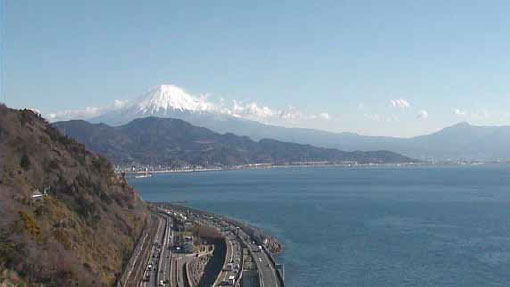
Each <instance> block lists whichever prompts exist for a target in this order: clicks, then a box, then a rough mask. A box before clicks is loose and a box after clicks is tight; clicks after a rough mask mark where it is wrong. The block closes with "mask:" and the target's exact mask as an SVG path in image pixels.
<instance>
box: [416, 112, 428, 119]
mask: <svg viewBox="0 0 510 287" xmlns="http://www.w3.org/2000/svg"><path fill="white" fill-rule="evenodd" d="M428 117H429V113H428V112H427V111H426V110H421V111H419V112H418V115H417V116H416V118H418V119H426V118H428Z"/></svg>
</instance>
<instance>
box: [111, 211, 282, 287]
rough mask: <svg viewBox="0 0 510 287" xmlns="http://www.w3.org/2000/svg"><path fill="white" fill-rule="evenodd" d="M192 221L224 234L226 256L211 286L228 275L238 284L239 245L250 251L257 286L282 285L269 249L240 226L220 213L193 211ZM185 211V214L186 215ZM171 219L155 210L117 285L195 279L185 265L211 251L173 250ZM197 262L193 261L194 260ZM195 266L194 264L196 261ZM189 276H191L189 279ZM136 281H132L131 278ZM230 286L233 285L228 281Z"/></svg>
mask: <svg viewBox="0 0 510 287" xmlns="http://www.w3.org/2000/svg"><path fill="white" fill-rule="evenodd" d="M192 212H193V213H191V214H193V215H192V217H194V220H195V223H199V222H200V224H206V225H209V226H210V227H215V228H217V229H218V231H219V232H221V233H223V234H224V236H225V243H226V247H227V248H226V249H227V250H226V256H225V260H224V266H223V268H222V270H221V271H220V273H219V274H218V275H217V276H218V277H217V280H216V282H215V284H214V286H223V284H229V283H230V282H231V280H230V279H231V278H234V279H233V281H234V282H235V283H236V284H235V286H240V285H239V278H240V274H241V269H242V262H241V261H242V260H241V254H242V249H243V248H247V249H248V250H249V254H250V255H251V257H253V261H254V262H255V264H256V266H257V272H258V274H259V287H283V284H282V283H283V282H282V281H281V280H280V278H279V276H278V271H277V270H276V269H275V266H274V263H273V261H272V260H271V258H270V255H268V251H266V250H265V249H263V248H262V247H261V246H258V245H257V244H256V243H255V242H254V241H253V240H252V238H251V237H250V236H249V235H248V234H246V233H245V232H244V231H243V230H242V229H241V228H239V227H238V226H235V225H233V224H232V223H227V222H225V221H224V220H222V219H221V218H220V217H214V216H212V215H211V214H209V213H203V212H197V211H195V210H193V211H192ZM189 214H190V213H189V211H188V215H189ZM173 224H174V223H173V219H172V217H171V216H169V214H167V213H166V212H154V213H153V216H152V222H151V225H150V228H147V230H148V231H146V232H145V233H144V234H143V235H142V237H141V239H140V243H139V245H138V246H137V247H136V248H135V252H134V253H133V256H132V258H131V260H130V266H128V267H127V268H126V271H125V272H126V274H124V275H125V277H126V278H128V279H127V282H126V283H124V284H120V286H123V287H124V286H126V287H131V286H133V287H134V286H138V287H159V286H167V287H168V286H170V287H188V286H192V285H193V284H190V282H195V283H196V282H198V281H197V278H198V279H199V277H200V276H201V275H200V274H199V273H196V272H194V273H190V274H188V273H189V272H191V271H190V270H188V266H191V265H193V263H192V262H193V260H200V259H199V258H200V257H201V256H205V255H211V253H212V252H210V251H208V252H202V253H191V254H182V253H173V252H172V246H173V245H174V232H173ZM131 262H132V263H131ZM195 262H196V261H195ZM195 266H196V265H195ZM190 276H194V278H193V279H191V277H190ZM135 280H136V281H137V282H134V281H135ZM227 286H233V285H227Z"/></svg>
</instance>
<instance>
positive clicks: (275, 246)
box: [147, 202, 284, 260]
mask: <svg viewBox="0 0 510 287" xmlns="http://www.w3.org/2000/svg"><path fill="white" fill-rule="evenodd" d="M147 203H149V204H153V205H155V206H158V207H161V206H169V207H171V208H172V209H175V210H183V211H187V210H189V211H190V212H193V213H196V214H202V215H206V216H209V217H214V218H217V219H219V220H221V221H224V222H226V223H229V224H231V225H234V226H237V227H239V228H240V229H242V230H243V231H244V232H246V233H247V234H248V235H249V236H250V237H252V238H253V239H254V241H255V242H257V244H258V245H263V246H266V245H267V246H266V247H267V249H268V251H270V253H271V254H272V255H278V254H281V253H282V252H283V250H284V246H283V244H282V243H281V242H280V241H279V240H278V239H277V238H276V237H274V236H272V235H271V234H269V233H268V232H267V231H265V230H264V229H262V228H260V227H256V226H253V225H251V224H249V223H247V222H241V221H240V220H236V219H233V218H230V217H227V216H225V215H221V214H217V213H213V212H209V211H206V210H202V209H196V208H193V207H189V206H186V205H183V204H185V203H183V202H147ZM272 259H273V260H274V258H272Z"/></svg>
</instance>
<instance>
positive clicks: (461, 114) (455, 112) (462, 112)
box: [453, 109, 467, 117]
mask: <svg viewBox="0 0 510 287" xmlns="http://www.w3.org/2000/svg"><path fill="white" fill-rule="evenodd" d="M453 113H454V114H455V115H456V116H458V117H465V116H466V115H467V113H466V111H463V110H460V109H454V110H453Z"/></svg>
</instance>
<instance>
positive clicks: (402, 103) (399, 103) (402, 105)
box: [390, 98, 411, 109]
mask: <svg viewBox="0 0 510 287" xmlns="http://www.w3.org/2000/svg"><path fill="white" fill-rule="evenodd" d="M390 102H391V106H393V107H394V108H399V109H407V108H409V107H410V106H411V104H409V102H408V101H406V100H404V99H402V98H400V99H394V100H391V101H390Z"/></svg>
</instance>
